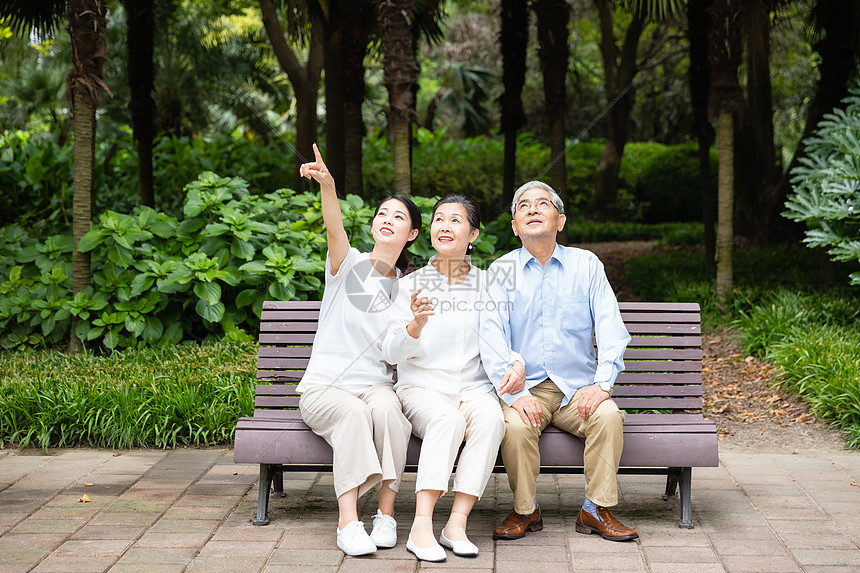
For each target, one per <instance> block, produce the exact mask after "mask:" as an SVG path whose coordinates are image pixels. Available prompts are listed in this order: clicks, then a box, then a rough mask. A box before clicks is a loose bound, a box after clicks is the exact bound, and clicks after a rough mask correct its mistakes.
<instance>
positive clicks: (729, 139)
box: [717, 111, 735, 304]
mask: <svg viewBox="0 0 860 573" xmlns="http://www.w3.org/2000/svg"><path fill="white" fill-rule="evenodd" d="M718 122H719V123H718V126H719V127H718V130H719V135H718V136H717V139H718V141H717V145H718V147H719V151H720V167H719V176H718V181H719V183H718V190H717V197H718V199H717V219H718V220H719V222H720V223H719V231H718V233H717V300H719V301H720V304H725V303H726V301H727V300H728V295H729V293H731V291H732V287H733V284H734V283H733V281H732V243H733V240H734V232H733V223H732V214H733V211H734V195H735V193H734V188H735V181H734V179H735V177H734V165H735V162H734V153H735V151H734V118H733V117H732V113H731V112H730V111H723V112H721V113H720V116H719V118H718Z"/></svg>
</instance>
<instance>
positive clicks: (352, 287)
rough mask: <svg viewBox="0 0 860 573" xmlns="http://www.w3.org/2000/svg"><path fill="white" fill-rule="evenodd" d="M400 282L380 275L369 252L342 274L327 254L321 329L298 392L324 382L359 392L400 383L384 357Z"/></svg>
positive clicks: (352, 254)
mask: <svg viewBox="0 0 860 573" xmlns="http://www.w3.org/2000/svg"><path fill="white" fill-rule="evenodd" d="M397 273H398V276H399V274H400V271H399V270H398V271H397ZM395 282H396V281H395V279H389V278H387V277H385V276H383V275H381V274H380V273H379V272H377V271H376V269H375V268H374V267H373V265H372V264H371V262H370V255H369V253H360V252H358V249H356V248H355V247H350V249H349V251H348V252H347V255H346V258H345V259H344V260H343V262H342V263H341V265H340V268H339V269H338V270H337V274H336V275H333V274H331V261H330V260H329V258H328V255H326V262H325V292H324V293H323V299H322V305H321V308H320V317H319V326H318V329H317V333H316V337H315V338H314V344H313V349H312V350H311V358H310V362H309V363H308V367H307V370H306V371H305V375H304V376H303V377H302V381H301V382H300V383H299V385H298V387H297V388H296V391H297V392H300V393H301V392H304V391H305V390H307V389H308V388H310V387H311V386H314V385H319V384H324V385H333V386H336V387H338V388H342V389H344V390H347V391H349V392H353V393H358V392H362V391H364V390H366V389H367V388H368V387H370V386H372V385H374V384H386V383H387V384H393V383H394V369H393V368H392V367H391V365H390V364H388V363H387V362H385V361H384V360H383V359H382V340H383V338H384V337H385V332H386V330H387V329H388V309H389V307H390V306H391V290H392V288H393V286H394V284H395Z"/></svg>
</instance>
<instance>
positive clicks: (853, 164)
mask: <svg viewBox="0 0 860 573" xmlns="http://www.w3.org/2000/svg"><path fill="white" fill-rule="evenodd" d="M843 103H845V104H846V107H845V109H835V110H834V111H833V112H832V113H829V114H826V115H825V116H824V119H823V120H822V121H821V122H820V123H819V124H818V130H817V131H816V133H815V135H814V136H813V137H810V138H809V139H807V140H806V141H805V142H804V143H805V145H806V152H807V156H806V157H804V158H802V159H801V160H800V161H801V164H800V165H798V166H797V167H796V168H795V169H794V170H793V171H792V175H793V179H792V180H791V181H792V184H793V185H794V193H793V194H791V195H790V196H789V198H788V201H787V202H786V204H785V206H786V211H785V212H784V213H783V215H784V216H785V217H787V218H789V219H792V220H794V221H803V222H805V223H806V225H807V230H806V238H805V239H804V241H803V242H804V243H806V244H807V245H808V246H809V247H813V248H815V247H822V248H825V249H827V252H828V253H829V254H830V255H832V257H833V260H836V261H851V262H853V263H856V262H857V261H860V84H858V83H857V82H856V81H855V85H854V87H852V88H851V90H850V95H849V96H848V97H847V98H846V99H845V100H843ZM855 268H856V265H855ZM850 278H851V284H853V285H860V271H858V272H854V273H852V274H851V277H850Z"/></svg>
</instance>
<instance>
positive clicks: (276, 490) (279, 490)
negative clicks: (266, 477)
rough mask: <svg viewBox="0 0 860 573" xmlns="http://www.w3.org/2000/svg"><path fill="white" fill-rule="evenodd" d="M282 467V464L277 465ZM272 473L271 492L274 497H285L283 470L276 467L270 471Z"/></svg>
mask: <svg viewBox="0 0 860 573" xmlns="http://www.w3.org/2000/svg"><path fill="white" fill-rule="evenodd" d="M278 467H279V468H280V467H283V466H278ZM272 473H273V474H274V475H273V477H272V493H273V494H274V495H275V496H276V497H287V494H285V493H284V470H283V469H277V470H274V472H272Z"/></svg>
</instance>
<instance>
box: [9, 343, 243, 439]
mask: <svg viewBox="0 0 860 573" xmlns="http://www.w3.org/2000/svg"><path fill="white" fill-rule="evenodd" d="M255 359H256V345H255V344H254V343H249V342H244V343H237V342H233V343H228V342H219V343H216V344H213V345H204V346H200V345H196V344H182V345H177V346H169V347H161V348H139V349H128V350H125V351H123V352H114V353H113V354H111V355H110V356H96V355H94V354H92V353H84V354H80V355H77V356H67V355H64V354H62V353H60V352H52V351H16V352H2V353H0V445H2V446H5V445H7V444H15V445H18V446H21V447H39V448H49V447H62V446H76V445H90V446H95V447H105V448H131V447H158V448H166V447H168V446H169V447H175V446H177V445H198V446H203V445H212V444H221V443H230V442H232V440H233V432H234V430H235V425H236V420H237V419H238V418H239V417H241V416H247V415H251V414H252V413H253V399H254V384H255V381H254V372H255Z"/></svg>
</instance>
